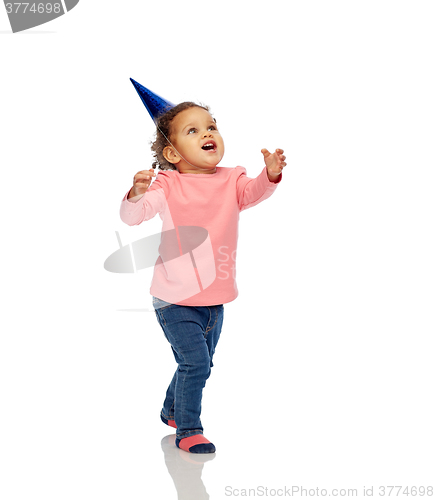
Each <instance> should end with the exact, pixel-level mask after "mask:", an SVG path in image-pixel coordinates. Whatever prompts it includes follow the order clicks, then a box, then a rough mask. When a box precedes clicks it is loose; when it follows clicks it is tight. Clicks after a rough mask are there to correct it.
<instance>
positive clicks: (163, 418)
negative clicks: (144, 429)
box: [160, 415, 177, 429]
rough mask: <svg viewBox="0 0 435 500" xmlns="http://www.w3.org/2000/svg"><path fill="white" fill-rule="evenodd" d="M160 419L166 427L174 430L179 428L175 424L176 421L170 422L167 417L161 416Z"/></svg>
mask: <svg viewBox="0 0 435 500" xmlns="http://www.w3.org/2000/svg"><path fill="white" fill-rule="evenodd" d="M160 418H161V419H162V422H163V423H164V424H166V425H169V427H173V428H174V429H176V428H177V424H176V423H175V420H168V419H166V418H165V417H162V416H161V415H160Z"/></svg>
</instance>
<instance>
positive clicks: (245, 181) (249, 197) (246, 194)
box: [236, 167, 282, 211]
mask: <svg viewBox="0 0 435 500" xmlns="http://www.w3.org/2000/svg"><path fill="white" fill-rule="evenodd" d="M236 171H237V175H238V177H237V182H236V189H237V202H238V205H239V209H240V211H242V210H246V209H247V208H250V207H253V206H255V205H257V204H258V203H260V202H262V201H263V200H266V199H267V198H269V196H271V195H272V194H273V192H274V191H275V189H276V188H277V187H278V184H279V183H280V182H281V179H282V174H280V176H279V177H278V180H277V182H271V181H270V180H269V177H268V176H267V168H266V167H264V169H263V170H262V171H261V173H260V175H259V176H258V177H255V178H250V177H247V176H246V169H245V168H243V167H236Z"/></svg>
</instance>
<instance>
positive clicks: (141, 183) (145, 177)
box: [131, 170, 156, 196]
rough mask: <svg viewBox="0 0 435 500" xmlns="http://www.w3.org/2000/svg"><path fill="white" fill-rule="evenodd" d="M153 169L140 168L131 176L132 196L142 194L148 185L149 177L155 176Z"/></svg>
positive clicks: (149, 182)
mask: <svg viewBox="0 0 435 500" xmlns="http://www.w3.org/2000/svg"><path fill="white" fill-rule="evenodd" d="M155 176H156V174H155V172H154V170H141V171H140V172H138V173H137V174H136V175H135V176H134V177H133V188H132V190H131V194H132V196H139V195H140V194H144V193H145V191H146V190H147V189H148V188H149V187H150V184H151V178H152V177H155Z"/></svg>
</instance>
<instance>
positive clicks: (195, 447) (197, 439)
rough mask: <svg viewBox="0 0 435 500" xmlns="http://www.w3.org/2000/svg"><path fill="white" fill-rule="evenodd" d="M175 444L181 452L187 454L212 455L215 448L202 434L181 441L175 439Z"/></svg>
mask: <svg viewBox="0 0 435 500" xmlns="http://www.w3.org/2000/svg"><path fill="white" fill-rule="evenodd" d="M175 444H176V445H177V446H178V448H180V449H181V450H184V451H188V452H189V453H214V452H215V451H216V448H215V446H214V444H213V443H210V441H209V440H208V439H206V438H205V437H204V436H203V435H202V434H195V435H194V436H189V437H187V438H183V439H176V440H175Z"/></svg>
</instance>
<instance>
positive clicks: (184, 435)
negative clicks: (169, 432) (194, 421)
mask: <svg viewBox="0 0 435 500" xmlns="http://www.w3.org/2000/svg"><path fill="white" fill-rule="evenodd" d="M202 433H203V430H202V429H194V430H192V431H185V432H181V433H178V432H177V433H176V438H177V439H180V440H181V439H184V438H187V437H190V436H196V435H197V434H202Z"/></svg>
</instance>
